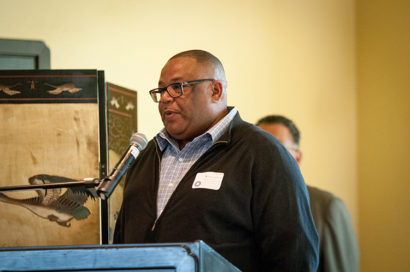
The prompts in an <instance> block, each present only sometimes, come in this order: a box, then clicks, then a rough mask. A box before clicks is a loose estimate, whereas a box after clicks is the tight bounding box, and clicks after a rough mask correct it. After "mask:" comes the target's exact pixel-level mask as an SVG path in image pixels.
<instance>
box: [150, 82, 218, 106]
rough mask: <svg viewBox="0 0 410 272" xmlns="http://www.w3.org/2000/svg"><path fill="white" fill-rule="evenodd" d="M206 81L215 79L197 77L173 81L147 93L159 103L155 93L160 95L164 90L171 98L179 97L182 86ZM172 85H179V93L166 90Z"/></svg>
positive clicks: (182, 91) (182, 90) (182, 89)
mask: <svg viewBox="0 0 410 272" xmlns="http://www.w3.org/2000/svg"><path fill="white" fill-rule="evenodd" d="M206 81H215V79H213V78H205V79H198V80H192V81H186V82H175V83H171V84H169V85H168V86H166V87H162V88H155V89H152V90H151V91H149V94H150V96H151V98H152V100H154V102H155V103H159V101H160V100H157V95H156V94H158V93H159V94H161V95H162V94H163V93H164V92H165V91H166V92H167V93H168V94H169V96H171V97H172V98H176V97H180V96H182V95H183V94H184V86H186V85H194V84H199V83H202V82H206ZM173 85H179V88H180V89H181V93H180V94H178V95H172V94H171V92H170V91H169V90H168V88H169V87H170V86H173Z"/></svg>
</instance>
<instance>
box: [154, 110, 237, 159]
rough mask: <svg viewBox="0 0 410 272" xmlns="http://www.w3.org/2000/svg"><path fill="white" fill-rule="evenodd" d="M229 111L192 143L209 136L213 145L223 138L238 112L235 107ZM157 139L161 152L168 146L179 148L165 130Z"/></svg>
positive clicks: (162, 130)
mask: <svg viewBox="0 0 410 272" xmlns="http://www.w3.org/2000/svg"><path fill="white" fill-rule="evenodd" d="M228 111H229V112H228V114H227V115H225V116H224V117H223V118H222V119H221V120H219V121H218V123H216V124H215V125H214V126H212V127H211V128H210V129H208V130H207V131H206V132H204V133H203V134H201V135H199V136H197V137H195V138H194V139H193V140H192V141H195V139H197V138H200V137H204V135H207V137H209V136H210V137H211V141H212V143H214V142H215V141H216V140H218V139H219V137H221V135H223V134H224V133H225V132H226V131H227V129H228V127H229V124H230V123H231V121H232V119H233V118H234V117H235V114H236V113H237V112H238V110H237V109H236V108H235V107H228ZM205 137H206V136H205ZM155 139H156V140H157V142H158V147H159V149H160V150H161V152H162V151H164V149H165V148H166V147H167V146H168V145H173V146H174V147H178V143H177V141H176V140H175V139H174V138H172V137H171V135H169V134H168V132H167V131H166V129H165V128H162V129H161V131H160V132H159V133H158V134H157V135H156V136H155Z"/></svg>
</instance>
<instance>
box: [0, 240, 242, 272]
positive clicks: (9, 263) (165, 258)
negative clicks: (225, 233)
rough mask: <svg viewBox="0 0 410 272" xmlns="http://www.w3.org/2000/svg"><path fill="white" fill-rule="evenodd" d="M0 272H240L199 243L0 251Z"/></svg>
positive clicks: (12, 248) (0, 249)
mask: <svg viewBox="0 0 410 272" xmlns="http://www.w3.org/2000/svg"><path fill="white" fill-rule="evenodd" d="M0 271H94V272H96V271H104V272H107V271H138V272H143V271H145V272H147V271H149V272H153V271H155V272H160V271H161V272H170V271H177V272H193V271H198V272H214V271H218V272H225V271H227V272H230V271H240V270H239V269H238V268H236V267H235V266H233V265H232V264H231V263H230V262H228V261H227V260H226V259H225V258H223V257H222V256H221V255H219V254H218V253H217V252H216V251H214V250H213V249H212V248H211V247H209V246H208V245H206V244H205V243H204V242H202V241H196V242H193V243H169V244H128V245H102V246H76V247H72V246H58V247H18V248H16V247H10V248H0Z"/></svg>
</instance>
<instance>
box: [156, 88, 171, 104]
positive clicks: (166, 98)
mask: <svg viewBox="0 0 410 272" xmlns="http://www.w3.org/2000/svg"><path fill="white" fill-rule="evenodd" d="M172 99H174V98H173V97H172V96H170V95H169V93H168V91H164V92H163V93H162V94H161V99H160V101H159V102H162V103H167V102H169V101H172Z"/></svg>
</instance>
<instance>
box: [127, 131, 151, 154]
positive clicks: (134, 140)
mask: <svg viewBox="0 0 410 272" xmlns="http://www.w3.org/2000/svg"><path fill="white" fill-rule="evenodd" d="M147 143H148V140H147V137H145V135H144V134H142V133H138V132H137V133H134V134H132V136H131V138H130V144H131V145H136V146H138V149H139V150H143V149H144V148H145V147H146V146H147Z"/></svg>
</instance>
